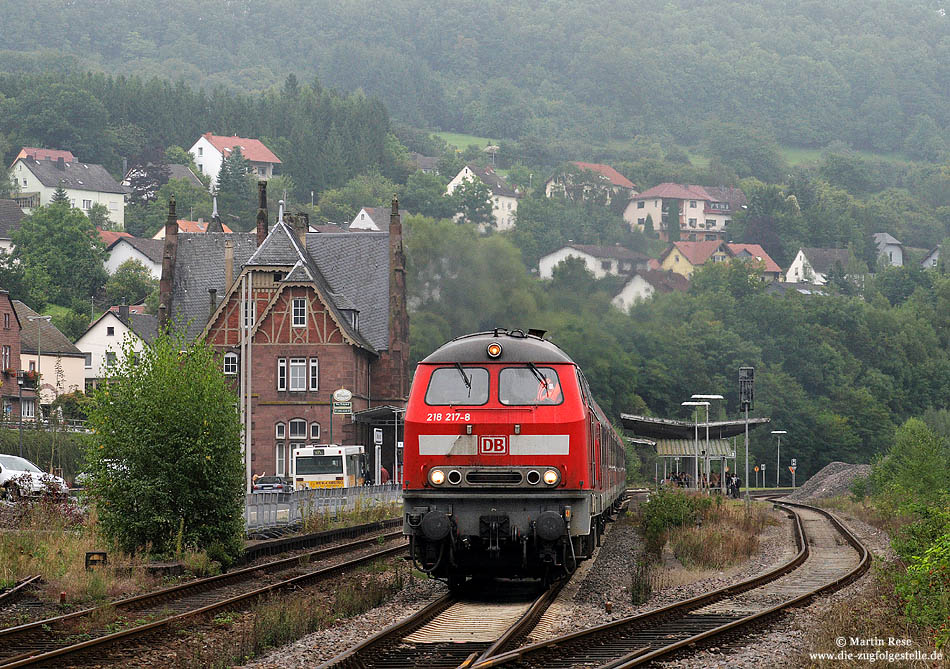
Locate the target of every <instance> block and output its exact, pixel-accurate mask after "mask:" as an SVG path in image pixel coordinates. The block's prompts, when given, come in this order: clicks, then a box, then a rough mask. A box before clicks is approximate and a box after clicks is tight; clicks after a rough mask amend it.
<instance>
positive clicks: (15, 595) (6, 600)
mask: <svg viewBox="0 0 950 669" xmlns="http://www.w3.org/2000/svg"><path fill="white" fill-rule="evenodd" d="M40 576H41V574H37V575H36V576H30V577H29V578H25V579H23V580H22V581H20V582H19V583H17V584H16V585H15V586H13V587H12V588H10V589H9V590H7V591H6V592H4V593H3V594H0V606H7V605H9V604H12V603H13V602H15V601H16V600H17V599H19V598H20V596H21V595H22V594H23V591H24V590H26V588H27V586H29V585H30V584H32V583H36V582H38V581H39V580H40Z"/></svg>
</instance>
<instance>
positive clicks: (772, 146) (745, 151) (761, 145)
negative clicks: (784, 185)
mask: <svg viewBox="0 0 950 669" xmlns="http://www.w3.org/2000/svg"><path fill="white" fill-rule="evenodd" d="M706 141H707V143H708V145H709V151H710V153H711V154H712V155H713V156H716V157H717V158H719V159H720V160H721V161H722V162H723V163H724V164H725V165H727V166H728V167H730V168H731V169H733V170H735V172H736V174H737V175H738V176H739V177H740V178H742V177H755V178H757V179H762V180H763V181H769V182H772V183H781V182H782V180H783V179H784V178H785V175H786V173H787V170H788V166H787V165H786V164H785V160H784V159H783V158H782V155H781V154H780V153H779V150H778V144H777V143H776V141H775V139H774V138H773V137H770V136H768V135H767V134H765V133H764V132H762V131H761V130H757V129H756V128H755V127H753V126H751V125H742V124H739V123H711V124H710V125H709V126H708V128H707V131H706Z"/></svg>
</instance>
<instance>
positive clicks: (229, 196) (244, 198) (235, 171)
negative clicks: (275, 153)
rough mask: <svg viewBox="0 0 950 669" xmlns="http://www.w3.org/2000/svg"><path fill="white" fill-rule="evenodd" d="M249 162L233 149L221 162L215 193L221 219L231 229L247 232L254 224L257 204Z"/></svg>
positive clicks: (237, 149)
mask: <svg viewBox="0 0 950 669" xmlns="http://www.w3.org/2000/svg"><path fill="white" fill-rule="evenodd" d="M250 165H251V164H250V162H248V160H247V159H246V158H245V157H244V156H242V155H241V149H240V148H237V147H235V148H234V150H233V151H232V152H231V155H230V156H228V157H227V158H225V159H224V160H223V161H222V162H221V171H220V172H219V173H218V184H217V188H216V193H217V196H218V211H219V212H221V219H222V220H223V221H224V222H225V223H227V224H228V225H229V226H230V227H231V228H232V229H237V230H249V229H250V228H251V226H252V225H253V223H254V216H255V215H256V212H257V206H256V205H257V202H256V197H255V193H256V190H255V189H254V187H253V183H252V179H249V178H248V175H249V174H250V169H251V168H250Z"/></svg>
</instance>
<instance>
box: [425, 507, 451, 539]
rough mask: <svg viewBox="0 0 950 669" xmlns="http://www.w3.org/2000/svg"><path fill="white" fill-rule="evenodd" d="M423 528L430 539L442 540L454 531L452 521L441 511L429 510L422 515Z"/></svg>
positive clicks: (426, 536)
mask: <svg viewBox="0 0 950 669" xmlns="http://www.w3.org/2000/svg"><path fill="white" fill-rule="evenodd" d="M421 529H422V536H424V537H425V538H426V539H428V540H429V541H442V540H443V539H445V538H446V537H447V536H449V532H451V531H452V521H451V520H449V517H448V516H447V515H445V514H444V513H442V512H441V511H429V512H428V513H426V515H424V516H423V517H422V523H421Z"/></svg>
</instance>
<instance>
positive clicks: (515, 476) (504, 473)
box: [465, 469, 523, 485]
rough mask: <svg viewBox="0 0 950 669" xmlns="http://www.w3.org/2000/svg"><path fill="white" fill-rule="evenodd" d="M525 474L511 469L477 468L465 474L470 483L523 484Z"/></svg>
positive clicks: (466, 480) (467, 481)
mask: <svg viewBox="0 0 950 669" xmlns="http://www.w3.org/2000/svg"><path fill="white" fill-rule="evenodd" d="M522 480H523V475H522V473H521V472H519V471H511V470H485V469H482V470H476V471H470V472H468V473H466V474H465V482H466V483H468V484H469V485H521V481H522Z"/></svg>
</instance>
